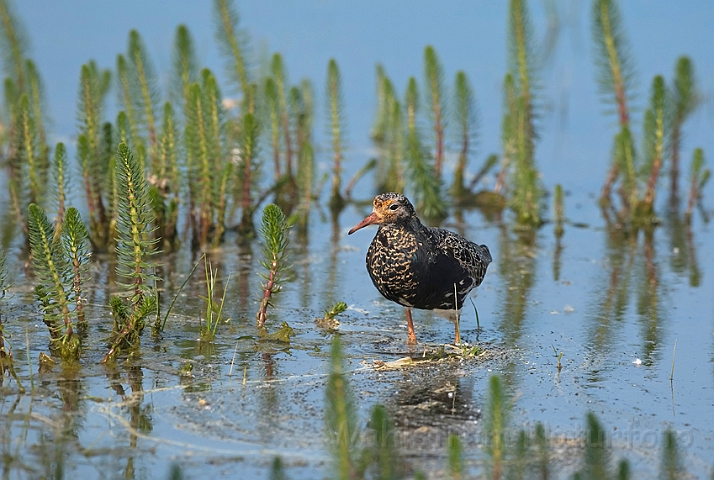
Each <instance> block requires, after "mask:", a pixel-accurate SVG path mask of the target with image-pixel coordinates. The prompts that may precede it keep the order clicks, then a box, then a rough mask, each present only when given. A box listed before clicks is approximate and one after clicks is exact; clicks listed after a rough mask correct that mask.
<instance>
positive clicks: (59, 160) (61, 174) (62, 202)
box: [52, 142, 68, 239]
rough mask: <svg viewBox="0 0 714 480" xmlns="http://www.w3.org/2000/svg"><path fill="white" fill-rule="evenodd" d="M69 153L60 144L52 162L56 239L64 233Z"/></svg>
mask: <svg viewBox="0 0 714 480" xmlns="http://www.w3.org/2000/svg"><path fill="white" fill-rule="evenodd" d="M67 173H68V172H67V151H66V150H65V147H64V144H63V143H61V142H60V143H58V144H57V146H56V147H55V155H54V159H53V161H52V185H54V186H55V187H56V189H53V192H54V195H53V199H52V201H53V203H54V204H53V205H52V209H53V210H54V211H55V212H56V214H57V216H56V218H57V221H56V223H55V239H56V238H58V237H59V235H60V232H61V231H62V228H61V227H62V222H63V221H64V215H65V211H66V210H67V207H66V205H67V183H68V182H67Z"/></svg>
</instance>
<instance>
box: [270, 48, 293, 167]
mask: <svg viewBox="0 0 714 480" xmlns="http://www.w3.org/2000/svg"><path fill="white" fill-rule="evenodd" d="M270 72H271V74H272V76H273V80H275V93H276V97H277V99H278V108H279V112H280V127H281V129H282V130H281V131H282V134H283V146H284V147H285V164H284V169H283V175H286V176H287V177H288V178H291V179H292V178H293V166H292V165H293V155H294V149H293V141H292V135H291V133H290V115H289V113H288V100H287V88H288V87H287V85H288V80H287V72H286V71H285V64H284V62H283V56H282V55H280V53H275V54H273V58H272V61H271V62H270Z"/></svg>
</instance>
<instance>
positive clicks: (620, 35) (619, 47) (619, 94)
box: [592, 0, 634, 208]
mask: <svg viewBox="0 0 714 480" xmlns="http://www.w3.org/2000/svg"><path fill="white" fill-rule="evenodd" d="M592 17H593V29H592V31H593V37H594V42H595V49H596V64H597V68H598V74H597V75H598V77H597V82H598V90H599V93H600V95H601V97H602V98H603V100H604V102H605V103H606V104H608V105H614V106H615V107H616V111H617V120H618V124H619V126H620V133H619V135H620V137H619V140H618V139H617V138H616V140H615V142H616V143H617V142H618V141H622V139H623V135H624V132H625V131H629V130H630V110H629V106H628V102H629V96H630V95H631V92H632V90H633V82H634V67H633V64H632V60H631V59H630V57H629V56H628V52H629V47H628V44H627V39H626V38H625V33H624V29H623V27H622V19H621V17H620V10H619V8H618V6H617V1H616V0H594V1H593V9H592ZM627 136H629V135H627ZM624 148H626V149H627V150H631V152H625V155H627V156H634V146H633V145H632V144H627V145H625V146H624ZM621 173H623V172H622V168H621V165H619V163H618V162H617V161H616V160H614V161H613V162H612V165H611V166H610V171H609V173H608V175H607V179H606V180H605V184H604V185H603V188H602V193H601V194H600V203H601V204H602V205H609V204H610V203H611V199H610V194H611V192H612V188H613V186H614V184H615V182H616V181H617V177H618V176H619V175H620V174H621ZM633 208H634V206H633Z"/></svg>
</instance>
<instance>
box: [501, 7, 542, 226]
mask: <svg viewBox="0 0 714 480" xmlns="http://www.w3.org/2000/svg"><path fill="white" fill-rule="evenodd" d="M508 41H509V50H508V52H509V72H508V74H507V75H506V79H505V82H504V90H505V99H506V100H505V113H504V119H503V162H502V167H501V168H502V170H503V172H504V174H505V172H510V175H511V182H510V187H511V188H512V191H511V192H509V204H510V206H511V208H512V209H513V211H514V212H515V213H516V218H517V220H518V222H519V223H521V224H523V225H531V226H539V225H540V224H541V197H542V195H543V192H542V186H541V185H540V179H539V173H538V169H537V168H536V164H535V154H534V151H535V140H536V130H535V121H534V120H535V96H534V93H533V85H534V84H535V83H536V61H535V54H534V52H533V48H534V47H533V45H534V39H533V31H532V25H531V22H530V17H529V15H528V9H527V4H526V2H525V1H524V0H511V2H510V4H509V16H508Z"/></svg>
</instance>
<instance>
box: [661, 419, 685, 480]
mask: <svg viewBox="0 0 714 480" xmlns="http://www.w3.org/2000/svg"><path fill="white" fill-rule="evenodd" d="M662 440H663V445H662V459H661V463H660V467H659V478H661V479H662V480H677V479H679V478H687V477H688V475H687V472H686V471H685V469H684V468H683V466H682V460H681V458H680V456H679V448H678V447H677V433H676V432H674V431H673V430H672V429H670V428H668V429H667V430H665V431H664V433H663V434H662Z"/></svg>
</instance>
